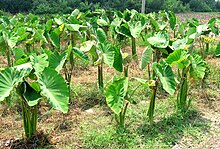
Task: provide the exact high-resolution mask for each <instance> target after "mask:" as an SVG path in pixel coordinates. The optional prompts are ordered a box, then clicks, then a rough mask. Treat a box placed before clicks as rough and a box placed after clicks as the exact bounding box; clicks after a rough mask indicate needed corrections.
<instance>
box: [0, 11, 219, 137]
mask: <svg viewBox="0 0 220 149" xmlns="http://www.w3.org/2000/svg"><path fill="white" fill-rule="evenodd" d="M218 22H219V21H218V20H217V19H215V18H212V19H211V20H210V21H209V22H208V23H207V24H201V23H200V22H199V21H198V20H196V19H188V20H186V21H184V22H180V21H179V20H178V18H177V17H176V16H175V14H174V13H173V12H164V11H160V12H159V13H150V14H141V13H138V12H137V11H135V10H125V11H124V12H120V11H105V10H97V11H94V12H90V11H87V12H80V11H79V10H77V9H76V10H74V11H73V12H72V13H71V14H68V15H57V16H55V17H54V18H49V19H46V18H42V17H39V16H36V15H33V14H29V15H22V14H18V15H15V16H11V17H7V16H2V17H1V18H0V23H1V24H0V51H1V52H2V55H4V57H5V58H6V59H7V66H5V67H3V68H1V71H0V101H3V100H4V99H6V98H8V99H9V100H10V94H11V92H12V91H14V90H15V91H16V93H17V94H18V95H19V99H20V103H21V104H20V105H21V107H22V118H23V124H24V130H25V136H26V138H27V139H30V138H31V137H32V136H33V135H34V134H36V125H37V111H38V108H40V104H39V103H40V101H41V100H42V99H44V100H45V99H46V100H47V101H48V102H49V103H50V105H51V107H53V108H55V109H57V110H60V111H61V112H63V113H67V112H68V105H69V99H70V98H71V96H70V93H71V92H72V90H71V86H72V84H71V83H72V74H73V70H74V68H75V67H76V65H77V63H76V62H77V60H82V61H85V62H89V61H90V62H92V64H93V65H94V66H97V69H98V72H97V74H98V76H97V78H98V81H97V82H98V83H97V84H98V86H99V89H100V92H102V94H103V95H105V97H106V103H107V105H108V106H109V107H110V108H111V110H112V111H113V112H114V114H115V120H116V122H117V124H118V126H120V127H125V117H126V110H127V108H128V107H129V104H131V103H134V102H135V101H133V99H132V98H131V97H132V94H133V93H134V92H135V90H136V89H137V88H135V89H133V90H132V92H129V91H128V90H129V89H128V88H129V82H130V81H131V80H132V79H134V80H136V81H138V82H140V84H141V85H143V86H145V87H146V88H147V87H149V88H150V89H151V95H150V104H149V109H148V116H149V122H150V123H151V124H152V123H153V116H154V108H155V104H156V95H157V94H158V92H157V90H158V87H159V86H160V85H161V86H162V88H163V89H164V90H165V91H166V92H167V93H168V94H170V95H176V106H177V108H178V109H179V111H180V112H182V113H185V112H186V111H187V110H188V108H189V106H190V102H191V100H189V99H188V98H187V95H188V91H189V87H190V84H191V83H193V82H195V81H198V79H202V78H203V77H204V75H205V73H206V71H205V70H206V64H207V63H206V62H205V56H206V55H207V53H208V50H209V47H210V46H209V44H212V42H213V38H210V37H209V36H208V34H209V33H211V32H212V33H214V34H216V35H218V26H217V25H218ZM137 41H138V42H140V41H143V42H144V44H145V50H144V51H143V53H142V55H141V57H140V56H139V55H138V51H137ZM197 41H199V42H200V43H201V47H204V45H206V48H200V51H199V54H196V52H195V44H196V43H198V42H197ZM124 42H128V43H131V44H130V46H131V52H129V53H126V52H124V51H122V48H123V43H124ZM215 43H216V41H215ZM219 45H220V44H218V46H217V47H216V53H215V55H216V56H219V55H220V50H219V49H220V46H219ZM132 61H136V62H139V63H140V69H142V70H143V71H146V72H147V76H146V77H145V78H136V77H132V76H130V75H129V67H130V65H131V63H132ZM104 66H105V67H104ZM106 67H112V68H114V69H115V72H116V73H115V75H114V76H113V79H112V81H111V82H110V83H109V84H104V82H105V81H104V80H103V69H105V68H106ZM73 85H74V84H73Z"/></svg>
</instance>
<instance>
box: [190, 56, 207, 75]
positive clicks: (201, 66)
mask: <svg viewBox="0 0 220 149" xmlns="http://www.w3.org/2000/svg"><path fill="white" fill-rule="evenodd" d="M191 65H192V69H191V70H190V76H191V77H193V78H200V79H202V78H203V77H204V76H205V70H206V62H205V61H204V60H203V59H202V57H201V56H199V55H197V54H196V55H194V56H191Z"/></svg>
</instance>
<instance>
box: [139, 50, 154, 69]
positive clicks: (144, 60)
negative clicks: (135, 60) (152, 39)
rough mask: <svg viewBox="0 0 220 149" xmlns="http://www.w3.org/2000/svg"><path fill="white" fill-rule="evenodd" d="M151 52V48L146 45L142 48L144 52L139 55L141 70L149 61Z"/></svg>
mask: <svg viewBox="0 0 220 149" xmlns="http://www.w3.org/2000/svg"><path fill="white" fill-rule="evenodd" d="M152 53H153V51H152V48H150V47H146V48H145V49H144V52H143V54H142V56H141V62H140V68H141V69H142V70H143V69H144V68H145V67H146V66H147V65H148V64H149V63H150V60H151V56H152Z"/></svg>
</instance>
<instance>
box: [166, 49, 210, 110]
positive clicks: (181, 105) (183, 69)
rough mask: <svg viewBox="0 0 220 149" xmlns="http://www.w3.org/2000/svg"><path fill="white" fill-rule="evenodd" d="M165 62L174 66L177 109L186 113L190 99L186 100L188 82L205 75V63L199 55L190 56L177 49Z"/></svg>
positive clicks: (184, 51) (186, 52)
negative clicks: (175, 69)
mask: <svg viewBox="0 0 220 149" xmlns="http://www.w3.org/2000/svg"><path fill="white" fill-rule="evenodd" d="M166 62H167V63H168V64H169V65H170V66H176V68H177V75H176V76H177V79H178V93H177V107H178V109H179V110H180V111H181V112H186V111H187V110H188V108H189V106H190V103H191V99H190V100H187V96H188V91H189V82H190V80H194V82H195V80H196V79H202V78H203V77H204V75H205V69H206V62H205V61H204V60H203V59H202V57H201V56H199V55H190V54H189V53H188V51H186V50H183V49H177V50H175V51H174V52H173V53H171V54H170V55H169V56H168V57H167V59H166Z"/></svg>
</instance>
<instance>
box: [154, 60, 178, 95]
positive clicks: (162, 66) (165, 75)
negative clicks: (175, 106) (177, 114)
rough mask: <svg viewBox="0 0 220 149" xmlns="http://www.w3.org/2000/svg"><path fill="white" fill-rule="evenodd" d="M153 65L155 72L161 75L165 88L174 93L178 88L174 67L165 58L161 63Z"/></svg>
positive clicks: (171, 93)
mask: <svg viewBox="0 0 220 149" xmlns="http://www.w3.org/2000/svg"><path fill="white" fill-rule="evenodd" d="M152 67H153V70H154V72H155V73H156V74H157V76H158V77H159V79H160V82H161V83H162V86H163V89H164V90H165V91H166V92H168V93H169V94H170V95H173V94H174V92H175V90H176V81H175V75H174V74H173V71H172V68H171V67H170V66H169V65H168V64H167V63H165V61H163V60H162V61H160V63H159V64H158V63H153V65H152Z"/></svg>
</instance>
